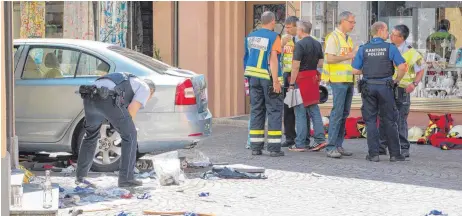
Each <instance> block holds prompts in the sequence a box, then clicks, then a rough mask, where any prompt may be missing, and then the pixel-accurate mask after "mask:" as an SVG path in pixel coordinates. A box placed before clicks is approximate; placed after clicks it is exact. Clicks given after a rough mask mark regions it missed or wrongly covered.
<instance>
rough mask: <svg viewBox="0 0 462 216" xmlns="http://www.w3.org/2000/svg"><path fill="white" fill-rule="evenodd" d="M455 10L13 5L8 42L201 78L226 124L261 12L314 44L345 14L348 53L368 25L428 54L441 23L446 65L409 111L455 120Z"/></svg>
mask: <svg viewBox="0 0 462 216" xmlns="http://www.w3.org/2000/svg"><path fill="white" fill-rule="evenodd" d="M461 6H462V5H461V3H458V2H405V1H398V2H384V1H367V2H366V1H353V2H351V1H348V2H343V1H340V2H324V1H268V2H265V1H256V2H252V1H245V2H244V1H243V2H223V1H220V2H218V1H217V2H205V1H203V2H184V1H178V2H163V1H159V2H130V1H117V2H115V1H114V2H113V1H100V2H85V1H84V2H72V1H71V2H66V1H61V2H60V1H46V2H14V13H13V22H14V23H13V31H14V38H31V37H42V38H45V37H46V38H50V37H51V38H77V39H88V40H99V41H104V42H108V43H113V44H118V45H120V46H123V47H127V48H131V49H134V50H137V51H140V52H143V53H144V54H147V55H149V56H154V57H155V58H157V59H161V60H162V61H164V62H166V63H168V64H171V65H174V66H177V67H180V68H184V69H189V70H192V71H195V72H197V73H201V74H205V75H206V77H207V81H208V96H209V107H210V109H211V110H212V112H213V114H214V116H215V117H229V116H238V115H244V114H248V113H249V110H250V109H249V100H248V98H246V97H245V93H244V92H245V90H244V82H243V73H244V66H243V62H242V58H243V53H244V38H245V36H246V35H247V34H248V33H250V32H251V31H253V30H254V29H257V28H258V27H259V17H260V15H261V14H262V13H263V12H264V11H267V10H270V11H273V12H274V13H275V14H276V20H277V23H278V25H277V26H276V29H275V31H276V32H278V33H281V32H283V31H284V30H283V22H284V20H285V18H286V17H287V16H291V15H295V16H298V17H300V18H301V19H303V20H308V21H311V22H312V23H313V29H312V34H313V35H314V36H316V37H318V38H320V39H321V41H322V40H323V39H324V37H325V36H326V34H328V33H329V32H331V31H333V30H334V28H335V26H336V22H337V21H338V17H337V16H338V14H339V13H341V12H342V11H345V10H348V11H351V12H353V13H354V14H355V15H356V26H355V29H354V31H353V32H352V33H351V34H350V35H351V37H352V38H353V40H354V43H355V44H356V45H361V44H364V43H366V42H367V41H368V40H369V39H370V37H371V35H370V34H369V32H370V29H369V28H370V25H371V24H372V23H373V22H375V21H378V20H380V21H384V22H386V23H387V24H388V25H389V26H394V25H396V24H400V23H404V24H407V25H408V26H409V27H410V29H411V35H410V37H409V38H408V40H407V42H408V43H410V44H412V45H413V46H414V47H415V48H417V49H418V50H419V51H420V52H421V53H422V54H424V55H426V54H427V53H431V52H427V49H426V48H427V45H428V44H427V41H426V39H427V38H428V37H429V35H431V34H432V33H433V32H435V31H438V23H439V21H440V20H442V19H447V20H449V21H450V22H451V26H452V28H451V29H450V30H449V32H450V33H451V34H453V35H454V36H455V38H456V39H458V40H456V41H455V43H454V45H455V46H454V47H451V48H449V47H448V48H447V49H452V50H451V52H450V53H451V54H453V55H454V58H453V61H448V63H445V64H439V63H438V62H435V61H431V62H429V63H428V65H429V67H428V68H427V70H426V71H425V73H426V76H425V78H424V82H423V84H422V86H420V87H419V88H418V89H416V91H415V93H414V94H413V99H412V107H411V110H412V111H415V112H418V111H420V112H433V111H440V110H445V111H448V112H462V111H461V110H460V109H457V107H458V106H460V105H462V104H460V103H461V102H460V101H461V100H460V98H461V97H462V78H461V77H462V74H461V73H462V71H461V70H460V69H461V68H462V60H461V59H460V57H457V56H458V48H460V47H461V46H462V39H460V38H461V37H462V31H461V30H460V28H458V27H457V26H459V24H460V22H462V21H461V20H462V11H461V10H460V7H461ZM461 53H462V50H461ZM446 58H448V56H446ZM441 59H443V58H441ZM448 59H449V58H448ZM458 65H460V66H458ZM443 84H445V85H443ZM447 84H450V85H447ZM360 105H361V100H360V95H359V94H358V93H356V95H355V97H354V101H353V109H356V110H359V107H360ZM331 106H332V105H331V103H330V102H329V101H328V102H327V103H326V104H324V105H322V107H323V108H324V110H325V114H326V115H327V114H328V111H329V110H330V107H331Z"/></svg>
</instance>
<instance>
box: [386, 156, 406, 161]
mask: <svg viewBox="0 0 462 216" xmlns="http://www.w3.org/2000/svg"><path fill="white" fill-rule="evenodd" d="M396 161H406V157H404V156H403V155H398V156H391V157H390V162H396Z"/></svg>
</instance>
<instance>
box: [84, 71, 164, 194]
mask: <svg viewBox="0 0 462 216" xmlns="http://www.w3.org/2000/svg"><path fill="white" fill-rule="evenodd" d="M154 91H155V85H154V83H153V82H152V81H151V80H144V81H143V80H141V79H139V78H138V77H136V76H135V75H132V74H129V73H109V74H107V75H105V76H102V77H100V78H98V79H97V80H96V81H95V83H94V85H82V86H80V88H79V93H80V95H81V97H82V99H83V106H84V111H85V127H84V128H85V135H86V136H85V137H84V139H83V142H82V145H81V147H80V151H79V158H78V161H77V171H76V175H77V176H76V177H77V179H76V184H81V183H84V184H91V183H89V182H88V181H85V180H84V178H85V177H86V176H87V174H88V171H89V170H90V167H91V165H92V163H93V158H94V157H95V151H96V146H97V143H96V141H97V140H98V139H99V136H100V128H101V125H102V123H103V121H104V120H108V122H109V123H110V124H111V125H112V126H113V127H114V129H115V130H116V131H117V132H119V134H120V137H121V139H122V142H121V146H122V155H121V160H120V170H119V182H118V185H119V187H134V186H141V185H142V182H141V181H138V180H135V179H134V168H135V163H136V153H137V146H138V142H137V132H136V128H135V124H134V122H133V119H135V116H136V113H137V112H138V110H139V109H140V108H141V109H142V108H144V106H145V105H146V102H147V101H148V100H149V99H151V97H152V95H153V94H154Z"/></svg>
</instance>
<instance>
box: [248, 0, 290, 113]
mask: <svg viewBox="0 0 462 216" xmlns="http://www.w3.org/2000/svg"><path fill="white" fill-rule="evenodd" d="M265 11H271V12H273V13H274V14H275V15H276V28H275V29H274V31H275V32H277V33H278V34H280V33H283V31H284V29H283V26H284V25H283V24H284V21H285V19H286V2H285V1H250V2H245V34H246V35H248V34H250V33H251V32H252V31H254V30H257V29H259V28H260V17H261V15H262V14H263V12H265ZM245 113H246V114H249V113H250V97H249V96H246V97H245Z"/></svg>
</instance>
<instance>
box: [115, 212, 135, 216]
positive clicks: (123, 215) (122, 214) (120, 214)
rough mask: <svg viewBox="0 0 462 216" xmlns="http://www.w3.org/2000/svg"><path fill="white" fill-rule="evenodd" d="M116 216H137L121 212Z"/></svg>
mask: <svg viewBox="0 0 462 216" xmlns="http://www.w3.org/2000/svg"><path fill="white" fill-rule="evenodd" d="M116 216H135V215H134V214H132V213H128V212H124V211H121V212H119V213H117V214H116Z"/></svg>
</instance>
